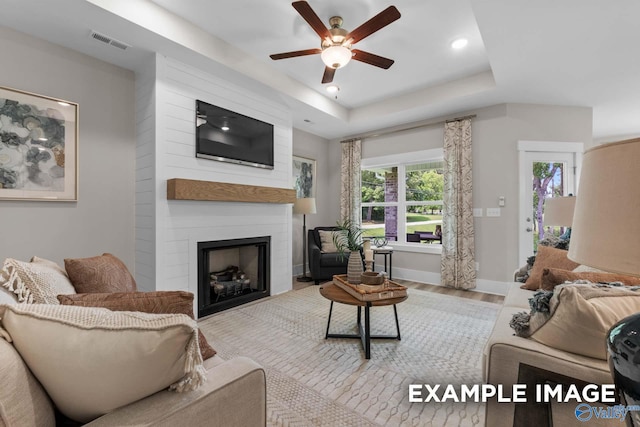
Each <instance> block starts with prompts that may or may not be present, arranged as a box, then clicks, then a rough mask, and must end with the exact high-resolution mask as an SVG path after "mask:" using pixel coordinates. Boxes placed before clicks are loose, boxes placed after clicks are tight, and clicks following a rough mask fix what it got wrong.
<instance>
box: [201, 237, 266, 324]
mask: <svg viewBox="0 0 640 427" xmlns="http://www.w3.org/2000/svg"><path fill="white" fill-rule="evenodd" d="M270 246H271V237H270V236H263V237H252V238H246V239H231V240H215V241H210V242H198V317H199V318H201V317H204V316H207V315H209V314H213V313H216V312H218V311H222V310H226V309H229V308H231V307H236V306H238V305H241V304H245V303H247V302H250V301H255V300H257V299H260V298H264V297H267V296H269V292H270V286H269V278H270V276H271V275H270V274H269V266H270V265H271V261H270Z"/></svg>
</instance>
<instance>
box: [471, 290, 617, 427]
mask: <svg viewBox="0 0 640 427" xmlns="http://www.w3.org/2000/svg"><path fill="white" fill-rule="evenodd" d="M520 285H522V283H513V285H511V287H510V288H509V290H508V293H507V296H506V297H505V301H504V306H503V308H502V310H501V311H500V313H499V315H498V318H497V321H496V324H495V326H494V329H493V332H492V333H491V336H490V337H489V340H488V342H487V344H486V347H485V350H484V355H483V358H484V381H485V382H486V383H488V384H494V385H498V384H502V385H503V386H504V387H505V388H506V389H507V390H509V391H510V390H511V386H512V385H513V384H523V383H528V384H530V386H528V387H527V389H528V390H529V389H533V387H534V386H533V384H539V383H544V382H546V381H550V382H552V383H564V384H578V385H580V384H581V383H582V384H583V383H595V384H612V383H613V380H612V378H611V375H610V373H609V366H608V364H607V362H606V361H604V360H599V359H593V358H589V357H584V356H580V355H577V354H572V353H568V352H565V351H561V350H557V349H554V348H551V347H548V346H546V345H544V344H541V343H539V342H537V341H534V340H532V339H527V338H522V337H518V336H516V335H514V331H513V329H511V327H510V326H509V322H510V321H511V318H512V316H513V315H514V314H515V313H518V312H522V311H526V312H529V310H530V309H529V298H531V297H532V296H533V294H534V292H533V291H530V290H526V289H521V288H520ZM603 345H604V342H603ZM508 394H509V395H510V393H508ZM533 400H534V399H533V398H530V399H528V402H529V403H527V404H520V403H519V404H514V403H498V402H497V400H496V399H493V400H491V401H489V402H488V403H487V407H486V423H485V425H486V426H490V427H500V426H505V427H506V426H509V427H510V426H529V425H532V426H533V425H536V426H540V425H550V424H549V422H548V420H549V418H552V419H553V425H556V426H563V427H565V426H574V425H575V426H579V425H581V426H584V425H585V422H583V421H579V420H578V419H577V418H576V416H575V408H576V404H575V403H566V404H556V405H545V404H535V403H532V402H531V401H533ZM594 405H597V404H594ZM588 424H589V425H590V426H595V425H621V424H620V421H619V420H608V421H602V420H596V419H595V418H593V419H591V420H590V421H589V422H588Z"/></svg>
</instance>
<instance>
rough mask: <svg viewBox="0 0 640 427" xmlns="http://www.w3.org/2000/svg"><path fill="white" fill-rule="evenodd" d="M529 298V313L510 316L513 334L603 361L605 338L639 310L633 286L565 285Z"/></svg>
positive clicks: (605, 353)
mask: <svg viewBox="0 0 640 427" xmlns="http://www.w3.org/2000/svg"><path fill="white" fill-rule="evenodd" d="M536 295H537V298H532V300H535V301H531V303H532V311H531V314H530V315H529V316H527V314H526V313H518V314H516V315H514V318H513V320H512V322H511V326H512V328H514V329H515V331H516V334H517V335H519V336H522V337H530V338H531V339H533V340H535V341H538V342H540V343H542V344H545V345H547V346H549V347H553V348H557V349H560V350H564V351H568V352H570V353H575V354H580V355H583V356H587V357H593V358H596V359H602V360H606V359H607V351H606V346H605V338H606V335H607V333H608V331H609V329H610V328H611V327H612V326H613V325H614V324H615V323H616V322H618V321H619V320H621V319H623V318H625V317H627V316H630V315H631V314H634V313H637V312H638V311H640V291H639V290H638V288H637V287H627V286H621V285H615V284H610V285H603V284H594V283H588V282H584V283H579V282H576V283H568V284H564V285H559V286H556V288H555V290H554V291H553V292H549V291H540V292H538V293H537V294H536Z"/></svg>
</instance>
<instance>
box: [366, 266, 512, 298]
mask: <svg viewBox="0 0 640 427" xmlns="http://www.w3.org/2000/svg"><path fill="white" fill-rule="evenodd" d="M376 270H378V269H377V268H376ZM393 278H394V279H403V280H411V281H412V282H418V283H428V284H430V285H436V286H442V283H441V280H440V273H434V272H431V271H420V270H411V269H408V268H394V269H393ZM509 286H511V282H498V281H495V280H486V279H477V280H476V287H475V288H474V289H473V290H474V291H476V292H482V293H485V294H494V295H506V294H507V290H508V289H509Z"/></svg>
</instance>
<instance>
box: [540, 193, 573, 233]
mask: <svg viewBox="0 0 640 427" xmlns="http://www.w3.org/2000/svg"><path fill="white" fill-rule="evenodd" d="M575 206H576V198H575V197H572V196H570V197H552V198H549V199H546V200H545V201H544V225H545V226H547V225H558V226H561V227H571V225H572V223H573V211H574V208H575Z"/></svg>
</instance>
